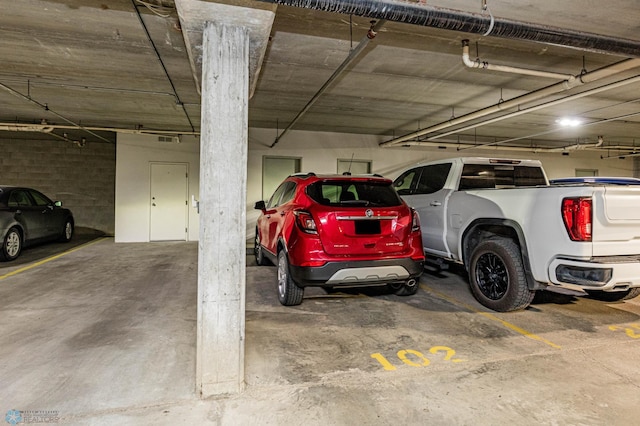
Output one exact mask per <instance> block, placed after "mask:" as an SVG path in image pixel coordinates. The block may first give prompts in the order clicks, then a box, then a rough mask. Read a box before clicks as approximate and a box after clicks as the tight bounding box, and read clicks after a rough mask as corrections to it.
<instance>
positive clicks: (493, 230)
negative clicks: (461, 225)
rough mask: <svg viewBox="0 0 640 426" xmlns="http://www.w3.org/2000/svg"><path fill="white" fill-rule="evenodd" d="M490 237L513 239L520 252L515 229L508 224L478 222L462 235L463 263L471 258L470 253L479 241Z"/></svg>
mask: <svg viewBox="0 0 640 426" xmlns="http://www.w3.org/2000/svg"><path fill="white" fill-rule="evenodd" d="M491 237H503V238H509V239H510V240H513V242H514V243H516V245H517V246H518V247H519V248H520V252H521V253H522V247H521V245H520V238H519V237H518V233H517V231H516V230H515V229H514V228H512V227H511V226H508V225H503V224H492V223H485V224H478V225H475V226H473V227H470V228H469V229H468V230H467V231H466V232H465V235H464V236H463V242H462V256H463V258H464V264H465V265H468V264H469V261H470V260H471V254H472V253H473V251H474V250H475V248H476V247H477V246H478V244H480V242H482V241H484V240H487V239H489V238H491Z"/></svg>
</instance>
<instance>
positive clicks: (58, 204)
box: [53, 201, 62, 207]
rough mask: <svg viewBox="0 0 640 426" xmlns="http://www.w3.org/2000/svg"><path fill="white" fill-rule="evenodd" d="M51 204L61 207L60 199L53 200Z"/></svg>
mask: <svg viewBox="0 0 640 426" xmlns="http://www.w3.org/2000/svg"><path fill="white" fill-rule="evenodd" d="M53 205H54V206H56V207H62V201H54V202H53Z"/></svg>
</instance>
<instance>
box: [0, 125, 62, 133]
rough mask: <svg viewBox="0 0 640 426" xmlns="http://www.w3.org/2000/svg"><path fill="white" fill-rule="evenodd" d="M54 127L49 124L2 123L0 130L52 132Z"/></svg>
mask: <svg viewBox="0 0 640 426" xmlns="http://www.w3.org/2000/svg"><path fill="white" fill-rule="evenodd" d="M53 129H54V127H53V126H50V125H48V124H20V123H9V124H2V123H0V130H2V131H5V132H40V133H51V132H52V131H53Z"/></svg>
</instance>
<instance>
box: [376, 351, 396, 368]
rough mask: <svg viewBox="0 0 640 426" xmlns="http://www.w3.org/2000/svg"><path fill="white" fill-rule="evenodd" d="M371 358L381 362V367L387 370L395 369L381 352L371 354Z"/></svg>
mask: <svg viewBox="0 0 640 426" xmlns="http://www.w3.org/2000/svg"><path fill="white" fill-rule="evenodd" d="M371 358H373V359H375V360H376V361H378V362H379V363H380V364H382V368H384V369H385V370H387V371H393V370H395V369H396V367H394V366H393V365H392V364H391V363H390V362H389V361H388V360H387V359H386V358H385V357H384V355H382V354H381V353H375V354H371Z"/></svg>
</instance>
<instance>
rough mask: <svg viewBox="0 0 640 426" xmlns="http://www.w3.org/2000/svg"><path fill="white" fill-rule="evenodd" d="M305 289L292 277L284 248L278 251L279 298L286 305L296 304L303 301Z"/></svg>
mask: <svg viewBox="0 0 640 426" xmlns="http://www.w3.org/2000/svg"><path fill="white" fill-rule="evenodd" d="M303 297H304V289H303V288H300V287H298V285H297V284H296V283H295V281H293V278H291V274H290V273H289V259H288V258H287V253H285V251H284V250H280V251H279V252H278V300H279V301H280V303H281V304H283V305H284V306H295V305H299V304H301V303H302V298H303Z"/></svg>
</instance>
